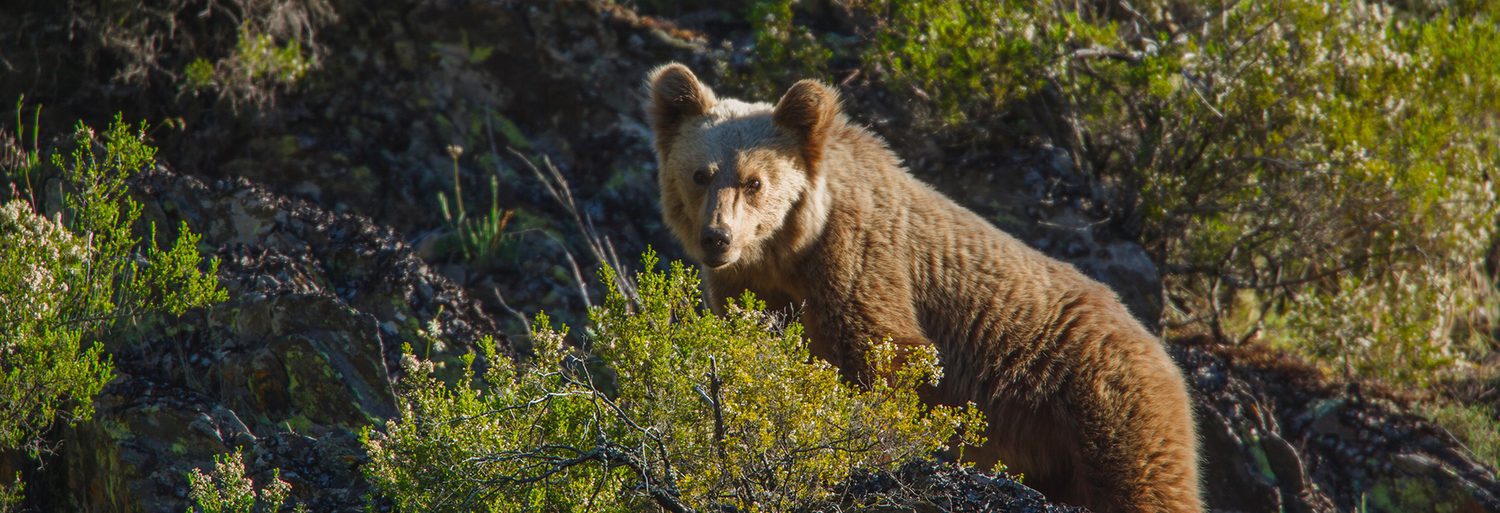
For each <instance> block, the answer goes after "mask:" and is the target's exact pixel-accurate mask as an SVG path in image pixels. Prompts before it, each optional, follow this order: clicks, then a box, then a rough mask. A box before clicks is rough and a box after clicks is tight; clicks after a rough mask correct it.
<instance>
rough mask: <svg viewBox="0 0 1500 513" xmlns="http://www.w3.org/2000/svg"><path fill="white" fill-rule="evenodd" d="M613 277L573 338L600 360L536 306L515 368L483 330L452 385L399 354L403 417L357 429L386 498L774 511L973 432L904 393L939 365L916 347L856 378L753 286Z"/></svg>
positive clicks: (886, 351) (960, 416) (975, 429)
mask: <svg viewBox="0 0 1500 513" xmlns="http://www.w3.org/2000/svg"><path fill="white" fill-rule="evenodd" d="M644 263H645V267H646V268H647V269H654V267H655V266H656V264H657V262H656V260H655V257H654V255H651V254H648V255H647V256H646V257H645V259H644ZM612 273H613V271H611V270H609V269H608V268H606V269H605V271H604V272H603V274H604V277H603V280H602V281H603V282H604V283H605V284H609V285H610V286H611V290H610V291H609V293H608V295H607V299H606V301H605V303H604V304H603V306H600V307H597V308H595V309H594V310H593V311H591V312H590V320H591V326H590V329H589V336H588V337H587V338H588V341H589V342H590V346H591V348H592V350H593V352H594V353H595V354H596V355H597V356H598V358H599V360H600V361H601V362H602V366H600V365H595V364H591V363H589V362H588V360H589V358H590V356H589V355H588V354H585V353H583V352H581V351H579V350H577V349H573V348H570V347H568V345H567V344H566V343H565V342H564V338H565V336H566V330H561V331H559V330H554V329H553V328H552V327H551V326H550V325H549V322H548V320H547V318H546V317H545V316H540V317H539V318H538V320H537V322H536V323H535V324H536V325H535V330H534V333H533V337H532V338H533V341H534V347H535V354H534V355H533V356H531V357H528V358H524V359H522V361H520V362H517V363H513V362H512V361H511V360H510V359H509V358H508V357H506V356H503V355H501V354H499V353H498V351H497V349H496V344H495V343H494V342H493V341H492V340H488V339H486V340H484V341H482V343H481V344H480V347H482V348H483V352H484V354H483V358H482V365H481V364H480V363H479V362H480V360H477V359H476V358H475V356H474V355H470V356H469V357H468V359H467V360H466V361H467V362H468V364H469V365H468V368H467V369H465V371H464V375H463V378H462V379H460V380H459V382H458V383H456V384H453V385H448V384H444V383H443V382H441V381H439V380H438V379H437V378H435V377H434V376H433V373H432V364H431V363H429V362H424V361H421V360H418V359H417V358H415V357H413V356H408V357H407V358H406V361H405V363H404V368H405V369H406V371H407V372H408V375H407V377H406V378H405V381H404V383H403V385H402V389H401V393H400V401H401V413H400V415H399V416H398V417H397V418H396V419H395V420H392V421H391V422H389V423H388V424H386V425H385V426H384V429H383V430H381V431H369V432H367V434H366V435H365V441H366V442H365V443H366V446H367V447H368V448H369V451H370V457H371V463H370V465H369V466H368V467H367V472H368V474H369V475H370V477H371V478H372V479H373V480H374V481H375V483H377V486H378V487H379V488H381V489H382V490H383V491H385V492H386V493H387V494H389V495H390V496H392V497H393V498H394V499H395V502H396V504H397V505H398V508H399V509H400V510H402V511H423V512H427V511H473V510H493V511H535V510H546V511H638V510H641V509H643V508H646V507H647V506H646V504H648V503H651V504H654V505H655V506H657V507H661V508H665V509H667V510H673V511H681V510H683V509H687V508H691V509H695V510H704V511H708V510H716V509H718V508H721V507H725V508H732V509H740V510H757V511H788V510H790V509H792V508H794V507H796V506H799V505H808V504H812V503H814V502H816V501H819V500H823V499H826V498H827V496H828V494H829V493H830V491H829V486H830V485H832V484H835V483H838V482H840V481H842V480H844V479H846V478H847V477H848V476H849V475H850V473H851V472H853V471H855V470H856V469H891V468H893V467H894V466H895V465H897V464H899V463H901V462H903V461H907V460H909V459H912V458H916V457H919V456H924V455H928V454H930V453H932V452H933V451H937V450H940V449H942V448H944V447H946V446H947V445H948V444H949V443H950V442H952V441H954V440H956V438H955V435H957V434H960V433H970V434H971V436H970V440H969V441H970V442H971V443H974V442H977V441H978V440H976V439H974V437H973V436H972V434H977V433H981V432H982V425H983V420H982V417H981V415H980V414H979V413H978V410H977V409H975V408H973V407H969V408H965V409H957V408H947V407H937V408H931V409H929V408H927V407H926V406H924V405H923V404H922V403H921V401H920V400H919V399H918V397H917V393H916V390H917V387H918V386H919V385H920V384H921V383H924V382H926V381H928V380H930V379H934V378H936V377H937V376H936V375H937V373H938V372H939V371H938V367H937V363H936V361H937V360H936V354H935V353H934V352H933V351H932V350H931V349H930V348H928V349H926V350H922V351H917V352H915V353H911V354H906V355H904V357H902V358H897V355H896V353H895V350H894V349H892V348H891V346H890V345H880V346H879V347H880V349H878V350H875V351H871V356H870V358H871V361H870V363H871V364H872V365H873V366H874V368H875V370H876V372H877V373H878V374H879V375H883V376H886V378H887V379H885V380H878V382H877V383H875V384H874V385H873V386H871V387H870V388H869V389H855V388H852V387H850V386H848V385H846V384H845V383H843V382H842V381H841V380H840V378H839V373H838V372H837V370H836V369H834V368H833V367H831V366H830V365H828V364H827V363H824V362H821V361H818V360H813V361H809V357H808V353H807V348H806V345H805V343H804V342H803V339H802V334H801V328H800V327H798V326H797V325H796V324H782V323H781V322H779V321H778V320H777V318H776V317H775V316H773V315H770V314H767V313H765V312H763V311H761V305H760V304H759V303H757V302H756V301H755V300H754V299H752V298H749V297H745V298H742V299H741V300H740V301H739V302H737V303H735V306H733V307H731V308H730V309H729V313H728V314H727V315H725V316H723V317H719V316H715V315H712V314H711V313H708V312H707V311H706V310H705V309H704V305H703V303H702V300H701V299H700V296H699V292H698V279H697V276H696V273H694V272H693V271H690V270H688V269H686V268H684V267H683V266H682V265H681V264H680V263H674V264H673V265H672V266H671V268H670V270H669V271H668V272H665V273H663V272H661V271H657V270H648V271H646V272H644V273H641V274H639V275H638V276H637V279H638V283H639V292H640V298H641V302H640V304H632V303H630V302H629V301H628V300H627V299H626V298H625V296H624V295H623V294H621V293H620V292H619V291H618V290H617V289H615V287H614V286H613V284H614V283H615V279H614V277H613V276H612ZM898 361H904V362H905V363H904V364H898V363H897V362H898ZM479 367H483V368H482V369H481V368H479Z"/></svg>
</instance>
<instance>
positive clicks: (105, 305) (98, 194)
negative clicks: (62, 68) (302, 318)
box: [0, 117, 225, 495]
mask: <svg viewBox="0 0 1500 513" xmlns="http://www.w3.org/2000/svg"><path fill="white" fill-rule="evenodd" d="M18 132H21V133H24V130H18ZM73 143H74V147H73V149H72V151H71V153H69V154H68V157H67V158H64V156H63V155H61V154H57V155H53V158H52V159H51V163H52V166H53V167H52V168H45V167H44V165H43V164H42V162H43V161H42V159H41V158H39V156H37V155H35V154H32V155H30V156H28V157H27V158H24V159H18V160H16V162H20V163H22V164H23V166H22V167H8V166H7V167H6V168H4V169H0V176H3V179H4V182H6V185H8V187H7V189H9V190H10V191H12V193H11V194H10V196H11V197H5V195H0V200H3V201H0V450H14V449H25V450H26V451H27V452H28V453H29V454H30V455H31V456H33V457H35V456H37V455H38V454H39V453H40V452H41V451H43V450H44V448H45V447H47V445H46V444H45V443H43V440H42V436H43V434H44V433H46V432H47V430H48V428H49V427H51V426H52V425H54V423H55V422H61V423H66V424H71V423H76V422H79V421H82V420H86V419H88V418H90V417H91V416H92V414H93V397H94V395H95V394H97V393H98V392H99V390H100V389H102V388H103V387H104V384H105V383H107V382H108V381H109V380H110V377H111V375H112V366H111V365H110V361H109V358H108V356H106V354H105V348H104V347H103V345H101V344H100V342H99V341H101V340H106V339H108V338H109V337H112V336H114V335H117V334H119V332H120V328H123V327H125V323H135V324H136V325H140V324H142V323H145V324H149V323H151V322H152V320H153V319H157V318H160V317H161V316H176V315H181V314H182V313H184V312H185V311H186V310H187V309H189V308H196V307H202V306H206V305H209V304H212V303H215V302H218V301H222V300H223V299H224V297H225V294H224V291H223V289H221V288H219V286H218V281H217V279H216V278H215V276H214V273H215V271H216V269H217V267H218V261H217V260H212V261H210V262H209V264H208V269H207V272H203V271H200V270H199V265H200V264H201V263H202V258H201V257H200V256H199V254H198V248H197V243H198V236H196V235H194V234H193V233H192V232H191V231H189V230H188V228H187V226H186V225H185V224H184V225H182V226H180V227H179V228H178V232H177V233H178V235H177V239H176V241H175V242H173V243H172V245H171V246H170V247H168V248H161V247H159V246H158V245H157V233H156V227H155V225H154V224H149V225H147V226H146V227H145V229H144V232H145V235H146V236H145V238H144V239H142V238H141V237H138V236H137V235H136V232H135V230H137V229H140V228H142V227H140V226H138V223H137V219H138V218H139V216H140V212H141V207H140V205H139V204H138V203H136V202H135V201H134V200H132V199H130V197H129V195H128V192H127V190H126V179H127V178H129V177H130V176H131V175H133V174H135V173H136V172H139V171H140V170H142V169H144V168H147V167H149V166H152V165H154V156H155V149H154V148H152V147H151V146H149V145H147V144H146V142H145V126H144V125H142V126H141V127H140V128H139V129H138V130H135V131H132V130H131V129H130V127H129V126H127V125H126V124H125V123H123V122H121V121H120V119H119V118H118V117H116V119H115V122H114V123H113V124H111V125H110V127H109V129H108V130H107V131H105V132H104V134H102V136H101V135H98V134H95V132H94V131H93V130H92V129H90V128H89V127H87V126H85V125H83V124H81V123H80V124H79V125H78V127H77V129H76V130H75V131H74V137H73ZM46 173H56V174H58V175H60V176H59V178H61V180H60V181H52V182H51V183H60V184H61V185H60V188H59V190H58V192H60V200H61V201H60V204H59V205H56V206H55V208H57V211H55V212H52V213H51V214H44V213H43V210H42V209H41V208H40V207H39V206H38V205H36V204H34V203H33V201H39V200H40V199H41V198H44V197H46V196H47V195H46V194H41V193H40V191H35V190H31V189H30V184H36V183H48V181H47V180H43V179H42V178H43V177H44V174H46ZM17 193H18V194H17ZM0 495H3V493H0Z"/></svg>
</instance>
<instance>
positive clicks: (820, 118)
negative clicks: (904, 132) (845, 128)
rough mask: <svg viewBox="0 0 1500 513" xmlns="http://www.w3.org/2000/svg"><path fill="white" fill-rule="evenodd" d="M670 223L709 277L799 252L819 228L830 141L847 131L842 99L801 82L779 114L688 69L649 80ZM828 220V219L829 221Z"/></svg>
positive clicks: (660, 72) (674, 68) (663, 71)
mask: <svg viewBox="0 0 1500 513" xmlns="http://www.w3.org/2000/svg"><path fill="white" fill-rule="evenodd" d="M647 87H648V88H649V90H650V95H651V100H650V101H651V104H650V107H649V112H648V113H649V114H650V118H651V129H652V131H653V132H655V136H656V156H657V162H658V164H659V173H660V175H659V182H660V185H661V202H662V217H663V218H664V219H665V220H666V223H667V225H668V226H669V227H670V228H671V229H672V232H673V233H674V234H675V235H676V236H677V238H678V240H679V241H681V242H682V244H683V246H684V247H685V248H686V250H687V252H688V254H689V255H690V256H692V257H693V258H694V259H696V260H698V261H699V262H700V263H702V264H703V265H705V266H707V267H708V268H710V269H723V268H728V267H731V266H737V265H740V266H750V265H757V264H759V263H761V262H763V261H765V260H766V259H767V258H773V257H775V256H776V255H777V254H785V253H786V252H788V251H796V250H797V249H799V248H797V247H796V246H798V245H799V240H801V239H805V238H806V237H805V236H804V235H805V234H804V233H791V232H808V231H810V230H814V229H816V228H817V227H813V226H809V225H810V224H816V223H815V222H810V220H809V218H812V217H818V216H819V215H820V214H818V213H817V212H816V210H817V209H818V208H824V205H814V203H826V201H820V199H819V198H817V197H815V196H816V194H815V192H816V191H819V190H820V183H821V181H820V180H821V179H822V176H821V175H820V167H821V166H822V164H823V157H824V150H825V149H826V146H827V143H828V138H829V134H830V132H832V131H833V130H834V129H835V128H836V127H838V126H840V125H842V124H843V123H844V121H843V119H842V116H841V115H840V113H839V99H838V93H836V92H834V90H833V89H831V88H829V87H828V86H826V85H823V84H822V83H820V82H817V81H813V80H803V81H801V82H797V83H796V84H795V85H793V86H792V87H791V89H789V90H788V91H787V92H786V94H785V95H783V96H782V97H781V101H779V102H777V104H776V105H775V106H774V107H772V106H771V105H767V104H765V103H746V102H741V101H739V100H735V99H731V98H717V97H715V96H714V93H713V91H712V90H710V89H709V88H708V87H707V86H705V85H703V84H702V83H700V82H699V81H698V78H697V77H696V76H694V75H693V72H692V71H690V70H688V68H687V67H686V66H683V65H681V64H677V63H672V64H667V65H665V66H661V67H659V68H657V69H655V70H653V71H652V72H651V74H650V75H649V76H648V78H647ZM822 215H826V214H822Z"/></svg>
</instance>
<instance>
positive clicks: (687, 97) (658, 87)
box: [646, 62, 717, 154]
mask: <svg viewBox="0 0 1500 513" xmlns="http://www.w3.org/2000/svg"><path fill="white" fill-rule="evenodd" d="M646 87H647V88H649V89H650V90H651V108H650V110H649V112H648V114H649V115H650V117H651V131H653V132H655V133H656V149H657V152H658V153H661V154H666V152H665V151H663V150H664V149H666V147H667V142H668V141H670V140H671V139H672V137H673V136H675V135H677V128H678V127H679V126H681V125H682V122H683V121H685V120H687V119H690V118H694V117H698V116H702V115H704V114H707V113H708V109H711V108H713V106H714V103H716V102H717V100H716V99H715V98H714V92H713V91H711V90H709V89H708V87H707V86H704V85H703V84H702V83H699V82H698V77H696V76H694V75H693V72H692V71H690V70H688V68H687V66H683V65H682V64H679V63H675V62H673V63H670V64H666V65H663V66H660V67H658V68H656V69H654V70H651V73H650V74H649V75H648V76H647V78H646Z"/></svg>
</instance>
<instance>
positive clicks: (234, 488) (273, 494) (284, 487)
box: [187, 452, 307, 513]
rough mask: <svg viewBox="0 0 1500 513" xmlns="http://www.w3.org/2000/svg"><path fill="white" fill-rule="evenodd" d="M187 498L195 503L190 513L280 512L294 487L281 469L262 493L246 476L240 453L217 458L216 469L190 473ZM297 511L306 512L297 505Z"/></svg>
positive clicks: (273, 475) (304, 508) (273, 474)
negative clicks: (283, 478)
mask: <svg viewBox="0 0 1500 513" xmlns="http://www.w3.org/2000/svg"><path fill="white" fill-rule="evenodd" d="M187 478H188V499H189V500H192V501H193V506H189V507H188V509H187V513H198V512H201V513H256V512H261V513H277V512H279V511H281V505H282V504H283V503H285V502H286V499H287V495H288V494H289V493H291V491H292V485H291V484H288V483H287V482H286V481H282V480H281V469H275V470H272V471H271V480H270V482H268V483H265V484H264V485H263V486H262V487H261V489H260V491H256V490H255V481H254V480H253V479H250V478H249V477H246V476H245V461H244V457H243V456H241V455H240V453H237V452H236V453H229V454H223V455H219V456H214V470H213V473H211V474H204V473H203V470H202V469H196V468H195V469H193V470H192V471H191V472H188V475H187ZM257 506H259V507H257ZM295 511H298V512H305V511H307V507H306V506H305V505H303V504H298V505H297V508H296V509H295Z"/></svg>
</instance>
